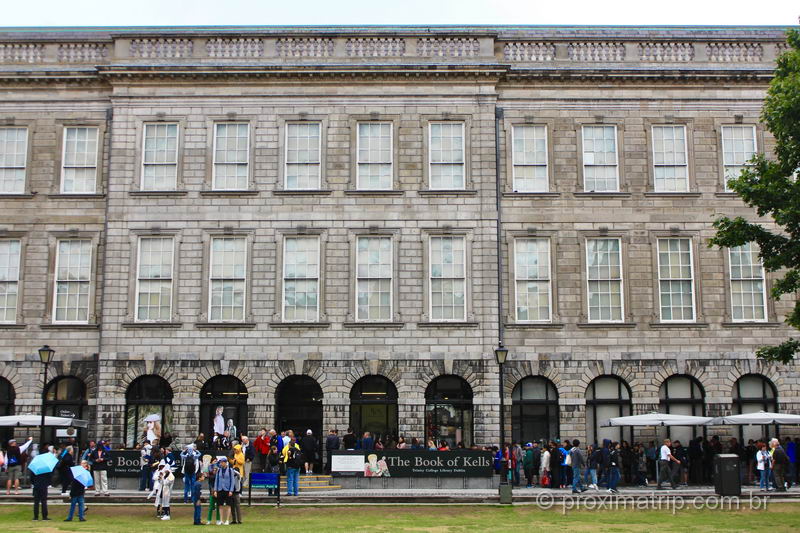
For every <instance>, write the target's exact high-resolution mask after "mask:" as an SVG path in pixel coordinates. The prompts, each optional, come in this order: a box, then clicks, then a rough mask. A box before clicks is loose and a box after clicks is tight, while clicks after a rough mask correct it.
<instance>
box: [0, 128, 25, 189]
mask: <svg viewBox="0 0 800 533" xmlns="http://www.w3.org/2000/svg"><path fill="white" fill-rule="evenodd" d="M27 157H28V129H27V128H0V194H21V193H24V192H25V166H26V163H27Z"/></svg>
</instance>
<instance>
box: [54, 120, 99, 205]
mask: <svg viewBox="0 0 800 533" xmlns="http://www.w3.org/2000/svg"><path fill="white" fill-rule="evenodd" d="M97 131H98V130H97V128H65V129H64V161H63V169H62V177H63V178H62V192H64V193H76V194H80V193H84V194H91V193H94V192H95V186H96V181H97Z"/></svg>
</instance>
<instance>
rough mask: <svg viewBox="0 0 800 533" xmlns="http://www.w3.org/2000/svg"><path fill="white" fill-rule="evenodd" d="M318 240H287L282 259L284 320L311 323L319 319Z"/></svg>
mask: <svg viewBox="0 0 800 533" xmlns="http://www.w3.org/2000/svg"><path fill="white" fill-rule="evenodd" d="M318 291H319V238H318V237H289V238H287V239H286V241H285V244H284V256H283V318H284V320H286V321H289V322H292V321H300V322H314V321H316V320H318V317H319V313H318V310H319V295H318Z"/></svg>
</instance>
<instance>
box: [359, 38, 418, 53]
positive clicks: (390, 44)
mask: <svg viewBox="0 0 800 533" xmlns="http://www.w3.org/2000/svg"><path fill="white" fill-rule="evenodd" d="M345 53H346V54H347V57H402V56H404V55H405V54H406V40H405V39H394V38H386V39H381V38H378V37H371V38H367V39H347V42H346V43H345Z"/></svg>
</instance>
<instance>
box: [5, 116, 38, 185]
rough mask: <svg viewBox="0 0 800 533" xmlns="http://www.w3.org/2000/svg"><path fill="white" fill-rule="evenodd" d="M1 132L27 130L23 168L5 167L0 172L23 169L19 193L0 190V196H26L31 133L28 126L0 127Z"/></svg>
mask: <svg viewBox="0 0 800 533" xmlns="http://www.w3.org/2000/svg"><path fill="white" fill-rule="evenodd" d="M0 130H25V154H24V155H25V157H24V159H23V164H22V166H8V167H6V166H4V167H0V170H5V169H20V168H21V169H22V189H21V190H19V191H10V190H2V189H0V194H4V195H5V194H8V195H13V194H25V187H26V184H27V183H28V156H29V153H30V144H31V143H30V140H31V132H30V129H29V128H28V127H27V126H0Z"/></svg>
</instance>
